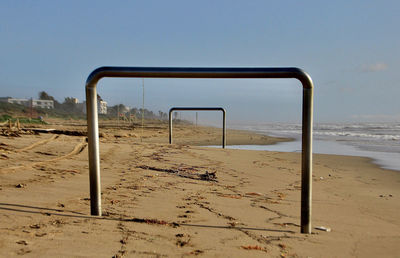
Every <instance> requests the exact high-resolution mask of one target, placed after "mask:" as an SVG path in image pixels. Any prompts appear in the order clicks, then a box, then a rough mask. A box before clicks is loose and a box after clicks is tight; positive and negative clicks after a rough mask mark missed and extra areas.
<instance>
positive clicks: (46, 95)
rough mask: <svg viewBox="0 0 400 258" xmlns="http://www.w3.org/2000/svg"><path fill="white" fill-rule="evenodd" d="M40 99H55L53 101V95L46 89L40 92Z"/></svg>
mask: <svg viewBox="0 0 400 258" xmlns="http://www.w3.org/2000/svg"><path fill="white" fill-rule="evenodd" d="M39 99H42V100H53V101H54V100H55V99H54V97H53V96H50V95H49V94H47V92H45V91H41V92H39Z"/></svg>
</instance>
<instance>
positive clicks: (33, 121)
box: [0, 115, 46, 124]
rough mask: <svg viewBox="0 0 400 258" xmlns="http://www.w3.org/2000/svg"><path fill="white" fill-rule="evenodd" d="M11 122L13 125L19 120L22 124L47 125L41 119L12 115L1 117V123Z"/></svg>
mask: <svg viewBox="0 0 400 258" xmlns="http://www.w3.org/2000/svg"><path fill="white" fill-rule="evenodd" d="M9 120H11V122H13V123H15V122H16V121H17V120H19V122H20V123H21V124H46V122H45V121H42V120H41V119H40V118H27V117H12V116H10V115H2V116H0V122H7V121H9Z"/></svg>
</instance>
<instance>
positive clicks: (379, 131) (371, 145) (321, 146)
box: [227, 123, 400, 171]
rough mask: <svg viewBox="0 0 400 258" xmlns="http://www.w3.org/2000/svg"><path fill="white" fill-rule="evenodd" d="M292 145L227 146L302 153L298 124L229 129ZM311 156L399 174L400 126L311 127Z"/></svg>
mask: <svg viewBox="0 0 400 258" xmlns="http://www.w3.org/2000/svg"><path fill="white" fill-rule="evenodd" d="M229 128H232V129H240V130H248V131H253V132H257V133H259V134H265V135H269V136H277V137H289V138H293V139H294V140H293V141H290V142H282V143H278V144H275V145H230V146H227V148H232V149H247V150H266V151H282V152H301V124H291V123H263V124H252V125H232V126H229ZM313 153H322V154H336V155H348V156H361V157H369V158H371V159H372V161H373V162H374V163H376V164H378V165H379V166H380V167H382V168H385V169H391V170H397V171H400V123H320V124H314V127H313Z"/></svg>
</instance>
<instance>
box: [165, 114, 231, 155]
mask: <svg viewBox="0 0 400 258" xmlns="http://www.w3.org/2000/svg"><path fill="white" fill-rule="evenodd" d="M179 110H180V111H222V148H223V149H224V148H225V146H226V111H225V109H223V108H222V107H173V108H171V109H170V110H169V114H168V121H169V144H172V112H174V111H179Z"/></svg>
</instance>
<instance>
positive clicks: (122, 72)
mask: <svg viewBox="0 0 400 258" xmlns="http://www.w3.org/2000/svg"><path fill="white" fill-rule="evenodd" d="M104 77H130V78H133V77H137V78H214V79H216V78H231V79H234V78H248V79H250V78H259V79H260V78H264V79H267V78H294V79H298V80H299V81H300V82H301V83H302V85H303V115H302V116H303V117H302V119H303V122H302V159H301V163H302V165H301V171H302V172H301V182H302V183H301V232H302V233H311V192H312V181H311V180H312V123H313V87H314V86H313V82H312V80H311V77H310V76H309V75H308V74H307V73H305V72H304V71H303V70H301V69H299V68H294V67H281V68H219V67H218V68H208V67H207V68H182V67H172V68H166V67H100V68H98V69H96V70H94V71H93V72H92V73H91V74H90V75H89V77H88V78H87V80H86V107H87V120H88V149H89V150H88V151H89V178H90V207H91V214H92V215H98V216H101V188H100V158H99V130H98V120H97V93H96V85H97V82H98V81H99V80H100V79H101V78H104Z"/></svg>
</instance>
